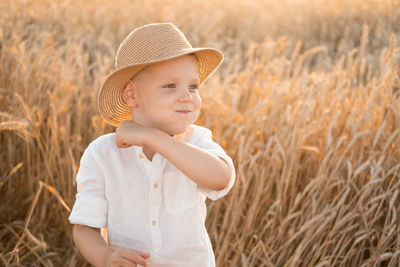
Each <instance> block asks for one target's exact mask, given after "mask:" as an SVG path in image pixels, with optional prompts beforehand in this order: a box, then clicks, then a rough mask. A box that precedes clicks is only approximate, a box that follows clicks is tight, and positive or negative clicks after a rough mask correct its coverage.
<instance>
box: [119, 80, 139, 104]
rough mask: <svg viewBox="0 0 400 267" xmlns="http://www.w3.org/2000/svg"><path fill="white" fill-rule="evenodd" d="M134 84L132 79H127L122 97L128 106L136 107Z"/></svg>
mask: <svg viewBox="0 0 400 267" xmlns="http://www.w3.org/2000/svg"><path fill="white" fill-rule="evenodd" d="M136 90H137V88H136V85H135V83H134V82H133V81H132V80H129V81H128V82H127V84H126V85H125V87H124V89H123V90H122V99H123V100H124V102H125V103H126V104H127V105H128V107H130V108H136V107H137V106H138V103H137V101H136Z"/></svg>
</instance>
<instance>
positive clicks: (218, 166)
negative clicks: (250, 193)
mask: <svg viewBox="0 0 400 267" xmlns="http://www.w3.org/2000/svg"><path fill="white" fill-rule="evenodd" d="M145 145H146V146H149V147H150V148H151V149H152V150H154V151H156V152H157V153H159V154H160V155H162V156H163V157H165V158H166V159H167V160H168V161H170V162H171V163H172V164H174V165H175V167H176V168H178V169H179V170H180V171H181V172H182V173H184V174H185V175H186V176H187V177H189V178H190V179H191V180H193V181H194V182H195V183H196V184H198V185H199V186H200V187H203V188H206V189H209V190H217V191H219V190H222V189H224V188H225V187H226V186H227V184H228V182H229V176H230V171H229V167H228V164H227V163H226V162H225V161H224V160H222V159H221V158H219V157H217V156H215V155H213V154H211V153H209V152H207V151H205V150H203V149H201V148H198V147H196V146H193V145H191V144H189V143H185V142H182V141H179V140H177V139H175V138H173V137H171V136H169V135H168V134H166V133H164V132H162V131H160V130H157V129H152V130H151V131H150V134H148V135H147V138H145Z"/></svg>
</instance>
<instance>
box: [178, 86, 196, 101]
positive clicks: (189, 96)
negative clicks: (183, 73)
mask: <svg viewBox="0 0 400 267" xmlns="http://www.w3.org/2000/svg"><path fill="white" fill-rule="evenodd" d="M192 100H193V96H192V94H191V93H190V92H189V89H183V90H182V92H181V94H180V96H179V101H181V102H188V101H192Z"/></svg>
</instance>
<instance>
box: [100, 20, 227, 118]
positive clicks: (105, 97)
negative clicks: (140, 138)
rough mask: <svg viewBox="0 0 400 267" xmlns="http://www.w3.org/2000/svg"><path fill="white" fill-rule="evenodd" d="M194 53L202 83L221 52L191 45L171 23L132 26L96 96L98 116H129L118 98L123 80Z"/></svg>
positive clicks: (216, 64) (219, 60)
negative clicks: (132, 28) (133, 28)
mask: <svg viewBox="0 0 400 267" xmlns="http://www.w3.org/2000/svg"><path fill="white" fill-rule="evenodd" d="M191 53H194V54H195V56H196V58H197V63H198V74H199V79H200V84H202V83H203V82H204V81H205V80H206V79H207V78H208V76H209V75H210V74H212V73H213V72H214V71H215V70H216V69H217V67H218V66H219V65H220V64H221V62H222V60H223V58H224V56H223V54H222V53H221V52H220V51H218V50H217V49H214V48H193V47H192V46H191V45H190V43H189V41H188V40H187V39H186V38H185V36H184V35H183V33H182V32H181V31H180V30H179V29H178V28H177V27H176V26H175V25H173V24H171V23H155V24H147V25H144V26H141V27H139V28H136V29H135V30H133V31H132V32H131V33H130V34H129V35H128V36H127V37H126V38H125V40H124V41H122V43H121V45H120V47H119V48H118V51H117V56H116V59H115V68H116V70H115V71H114V72H113V73H111V74H110V75H109V76H108V77H107V78H106V80H105V81H104V83H103V85H102V86H101V89H100V93H99V96H98V99H97V103H98V107H99V111H100V114H101V116H102V117H103V118H104V120H105V121H106V122H107V123H109V124H111V125H113V126H117V125H118V124H119V123H120V122H123V121H125V120H132V114H131V111H130V108H129V107H128V106H127V105H126V104H125V102H124V100H123V99H122V90H123V89H124V86H125V84H126V83H127V82H128V80H129V79H131V78H132V77H133V76H135V75H136V74H137V73H138V72H139V71H141V70H143V69H144V68H145V67H146V66H148V65H150V64H154V63H157V62H160V61H164V60H168V59H173V58H176V57H179V56H183V55H187V54H191Z"/></svg>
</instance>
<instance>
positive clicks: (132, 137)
mask: <svg viewBox="0 0 400 267" xmlns="http://www.w3.org/2000/svg"><path fill="white" fill-rule="evenodd" d="M149 130H150V128H149V127H145V126H143V125H140V124H138V123H136V122H133V121H124V122H121V123H120V124H119V125H118V127H117V129H116V131H115V144H116V145H117V146H118V147H120V148H125V147H130V146H133V145H135V146H143V145H144V143H145V138H146V136H148V132H149Z"/></svg>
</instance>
